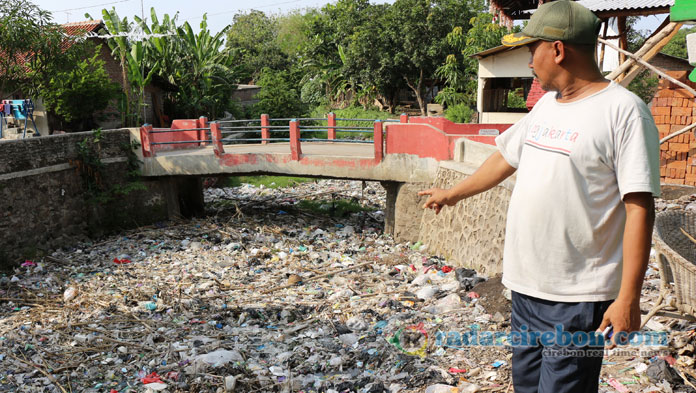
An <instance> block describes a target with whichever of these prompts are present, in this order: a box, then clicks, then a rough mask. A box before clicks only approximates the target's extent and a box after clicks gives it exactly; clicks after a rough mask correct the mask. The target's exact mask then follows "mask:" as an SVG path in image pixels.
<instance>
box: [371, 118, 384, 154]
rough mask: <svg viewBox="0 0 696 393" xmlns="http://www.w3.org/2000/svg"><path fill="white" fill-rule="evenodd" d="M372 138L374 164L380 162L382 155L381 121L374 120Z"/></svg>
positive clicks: (382, 136)
mask: <svg viewBox="0 0 696 393" xmlns="http://www.w3.org/2000/svg"><path fill="white" fill-rule="evenodd" d="M374 127H375V128H374V133H373V137H372V140H373V141H374V144H375V164H379V163H380V162H382V158H383V157H384V134H382V121H381V120H375V125H374Z"/></svg>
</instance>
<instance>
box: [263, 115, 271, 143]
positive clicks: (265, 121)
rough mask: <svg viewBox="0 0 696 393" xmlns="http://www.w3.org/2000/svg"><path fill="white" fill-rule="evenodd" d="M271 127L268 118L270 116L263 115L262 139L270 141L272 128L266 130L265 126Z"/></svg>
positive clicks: (265, 141)
mask: <svg viewBox="0 0 696 393" xmlns="http://www.w3.org/2000/svg"><path fill="white" fill-rule="evenodd" d="M269 125H271V122H270V120H269V118H268V115H267V114H265V113H264V114H263V115H261V139H269V138H270V137H271V132H270V128H264V126H266V127H268V126H269ZM268 142H269V141H267V140H264V141H261V144H262V145H265V144H267V143H268Z"/></svg>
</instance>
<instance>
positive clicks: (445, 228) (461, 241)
mask: <svg viewBox="0 0 696 393" xmlns="http://www.w3.org/2000/svg"><path fill="white" fill-rule="evenodd" d="M496 150H497V149H496V148H495V147H494V146H490V145H486V144H483V143H477V142H473V141H469V140H466V139H464V138H462V139H460V140H459V141H457V146H455V159H456V160H457V161H441V162H440V166H439V168H438V171H437V175H436V177H435V179H434V181H433V187H440V188H449V187H452V186H454V185H455V184H457V183H459V182H460V181H462V180H464V179H465V178H466V177H467V176H470V175H471V174H473V173H474V171H475V170H476V169H477V168H478V167H479V166H481V164H482V163H483V161H485V160H486V159H487V158H488V157H489V156H490V155H491V154H492V153H493V152H495V151H496ZM513 186H514V176H513V177H511V178H509V179H507V180H505V181H504V182H503V183H501V184H500V185H498V186H496V187H494V188H492V189H491V190H488V191H486V192H484V193H482V194H479V195H476V196H473V197H471V198H468V199H465V200H463V201H460V202H459V203H457V205H456V206H454V207H449V206H448V207H445V208H443V209H442V211H440V214H438V215H436V214H435V212H434V211H433V210H422V213H421V215H420V232H419V236H418V240H419V241H420V242H422V243H423V244H426V245H427V247H428V250H429V251H430V252H431V253H433V254H436V255H441V256H443V257H445V258H447V259H448V261H449V263H451V264H453V265H456V266H463V267H469V268H473V269H476V271H477V272H481V273H485V274H487V275H490V276H492V275H495V274H497V273H502V270H503V244H504V240H505V223H506V219H507V209H508V204H509V202H510V196H511V194H512V188H513ZM421 205H422V202H421Z"/></svg>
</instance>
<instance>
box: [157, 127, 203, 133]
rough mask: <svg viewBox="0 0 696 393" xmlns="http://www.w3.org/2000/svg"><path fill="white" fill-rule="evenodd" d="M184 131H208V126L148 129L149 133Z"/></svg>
mask: <svg viewBox="0 0 696 393" xmlns="http://www.w3.org/2000/svg"><path fill="white" fill-rule="evenodd" d="M184 131H210V128H183V129H179V128H177V129H173V130H171V129H170V130H163V129H157V130H155V129H153V130H152V131H150V133H151V134H163V133H166V132H184Z"/></svg>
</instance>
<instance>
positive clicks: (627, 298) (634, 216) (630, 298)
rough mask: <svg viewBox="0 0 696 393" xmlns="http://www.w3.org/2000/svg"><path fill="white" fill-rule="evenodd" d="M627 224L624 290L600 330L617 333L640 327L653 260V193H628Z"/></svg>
mask: <svg viewBox="0 0 696 393" xmlns="http://www.w3.org/2000/svg"><path fill="white" fill-rule="evenodd" d="M624 204H625V206H626V225H625V229H624V236H623V270H622V272H621V289H619V295H618V296H617V298H616V300H614V302H613V303H612V304H611V305H610V306H609V308H608V309H607V311H606V312H605V313H604V319H603V320H602V324H601V325H600V327H599V330H600V331H602V330H604V328H605V327H607V326H609V325H612V327H613V328H614V337H616V333H617V332H633V331H636V330H638V329H639V328H640V322H641V321H640V293H641V288H642V287H643V279H644V278H645V269H646V268H647V266H648V259H649V258H650V245H651V243H652V242H651V237H652V229H653V223H654V222H655V207H654V202H653V197H652V194H650V193H649V192H636V193H630V194H626V196H625V197H624Z"/></svg>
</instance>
